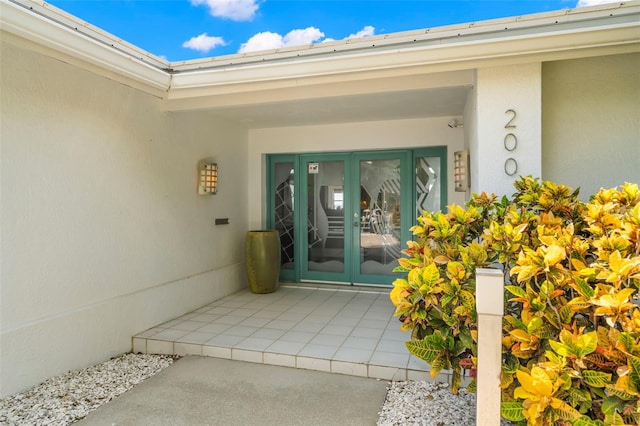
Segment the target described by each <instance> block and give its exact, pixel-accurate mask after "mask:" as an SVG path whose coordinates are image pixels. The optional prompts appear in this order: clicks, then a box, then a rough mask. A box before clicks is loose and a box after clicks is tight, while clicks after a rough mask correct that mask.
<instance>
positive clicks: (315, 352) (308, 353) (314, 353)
mask: <svg viewBox="0 0 640 426" xmlns="http://www.w3.org/2000/svg"><path fill="white" fill-rule="evenodd" d="M337 351H338V347H337V346H330V345H318V344H314V343H309V344H308V345H307V346H305V347H304V348H302V350H301V351H300V352H298V356H299V357H300V356H303V357H309V358H324V359H331V357H332V356H333V354H335V353H336V352H337Z"/></svg>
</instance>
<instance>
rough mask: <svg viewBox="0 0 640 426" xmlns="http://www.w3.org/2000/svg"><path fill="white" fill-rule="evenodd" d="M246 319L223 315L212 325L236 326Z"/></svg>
mask: <svg viewBox="0 0 640 426" xmlns="http://www.w3.org/2000/svg"><path fill="white" fill-rule="evenodd" d="M246 319H247V318H246V317H240V316H237V315H224V316H221V317H220V318H218V319H216V320H214V322H213V323H214V324H229V325H238V324H240V323H241V322H242V321H244V320H246Z"/></svg>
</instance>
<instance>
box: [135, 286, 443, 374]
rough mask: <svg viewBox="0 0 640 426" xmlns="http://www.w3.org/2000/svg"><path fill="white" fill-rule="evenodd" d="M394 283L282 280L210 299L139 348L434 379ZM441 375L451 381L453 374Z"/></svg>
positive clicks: (138, 342) (149, 334)
mask: <svg viewBox="0 0 640 426" xmlns="http://www.w3.org/2000/svg"><path fill="white" fill-rule="evenodd" d="M393 311H394V308H393V305H392V304H391V301H390V300H389V290H388V289H378V288H362V287H344V288H342V287H338V288H336V287H325V286H322V285H316V286H311V285H294V284H292V285H282V286H281V287H280V288H279V289H278V291H276V292H275V293H271V294H253V293H251V292H250V291H249V290H243V291H240V292H237V293H234V294H232V295H230V296H227V297H224V298H223V299H220V300H217V301H215V302H212V303H209V304H208V305H205V306H203V307H201V308H200V309H197V310H195V311H193V312H191V313H189V314H186V315H183V316H181V317H179V318H176V319H174V320H172V321H169V322H166V323H164V324H160V325H158V326H157V327H154V328H152V329H149V330H147V331H145V332H143V333H140V334H138V335H136V336H134V337H133V350H134V352H142V353H161V354H176V355H203V356H211V357H218V358H227V359H235V360H241V361H248V362H256V363H264V364H272V365H280V366H286V367H295V368H303V369H310V370H319V371H327V372H333V373H340V374H348V375H354V376H362V377H371V378H377V379H387V380H432V379H430V378H429V374H428V371H429V367H428V365H427V364H426V363H424V362H423V361H422V360H420V359H417V358H415V357H412V356H411V355H409V353H408V352H407V349H406V347H405V346H404V342H405V341H407V340H409V338H410V336H409V333H407V332H401V331H400V323H399V322H398V319H397V318H396V317H393ZM437 380H447V377H446V375H442V376H439V377H438V378H437Z"/></svg>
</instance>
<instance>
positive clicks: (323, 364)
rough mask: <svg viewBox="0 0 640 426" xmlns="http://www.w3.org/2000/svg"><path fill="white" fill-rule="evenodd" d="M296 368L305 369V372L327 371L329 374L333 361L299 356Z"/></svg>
mask: <svg viewBox="0 0 640 426" xmlns="http://www.w3.org/2000/svg"><path fill="white" fill-rule="evenodd" d="M296 367H297V368H303V369H305V370H316V371H326V372H328V373H329V372H331V361H329V360H328V359H319V358H306V357H301V356H297V357H296Z"/></svg>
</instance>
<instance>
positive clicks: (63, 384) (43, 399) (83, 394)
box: [0, 354, 174, 426]
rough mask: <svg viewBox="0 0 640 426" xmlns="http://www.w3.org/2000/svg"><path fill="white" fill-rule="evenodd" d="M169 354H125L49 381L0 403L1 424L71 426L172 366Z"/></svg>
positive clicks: (171, 358)
mask: <svg viewBox="0 0 640 426" xmlns="http://www.w3.org/2000/svg"><path fill="white" fill-rule="evenodd" d="M173 360H174V357H171V356H167V355H144V354H125V355H122V356H119V357H117V358H113V359H111V360H109V361H106V362H103V363H101V364H97V365H94V366H93V367H89V368H86V369H84V370H78V371H72V372H69V373H67V374H64V375H61V376H56V377H52V378H50V379H48V380H47V381H45V382H43V383H41V384H40V385H38V386H35V387H33V388H31V389H29V390H28V391H26V392H23V393H18V394H15V395H12V396H9V397H7V398H4V399H1V400H0V425H56V426H58V425H68V424H71V423H73V422H75V421H78V420H80V419H82V418H83V417H85V416H86V415H87V414H89V413H90V412H91V411H93V410H95V409H96V408H98V407H99V406H101V405H102V404H105V403H107V402H109V401H111V400H112V399H113V398H115V397H117V396H118V395H121V394H123V393H125V392H126V391H128V390H129V389H131V388H132V387H134V386H135V385H137V384H138V383H140V382H142V381H143V380H145V379H147V378H149V377H151V376H153V375H154V374H156V373H157V372H159V371H160V370H162V369H163V368H166V367H168V366H169V365H171V364H172V363H173Z"/></svg>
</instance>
